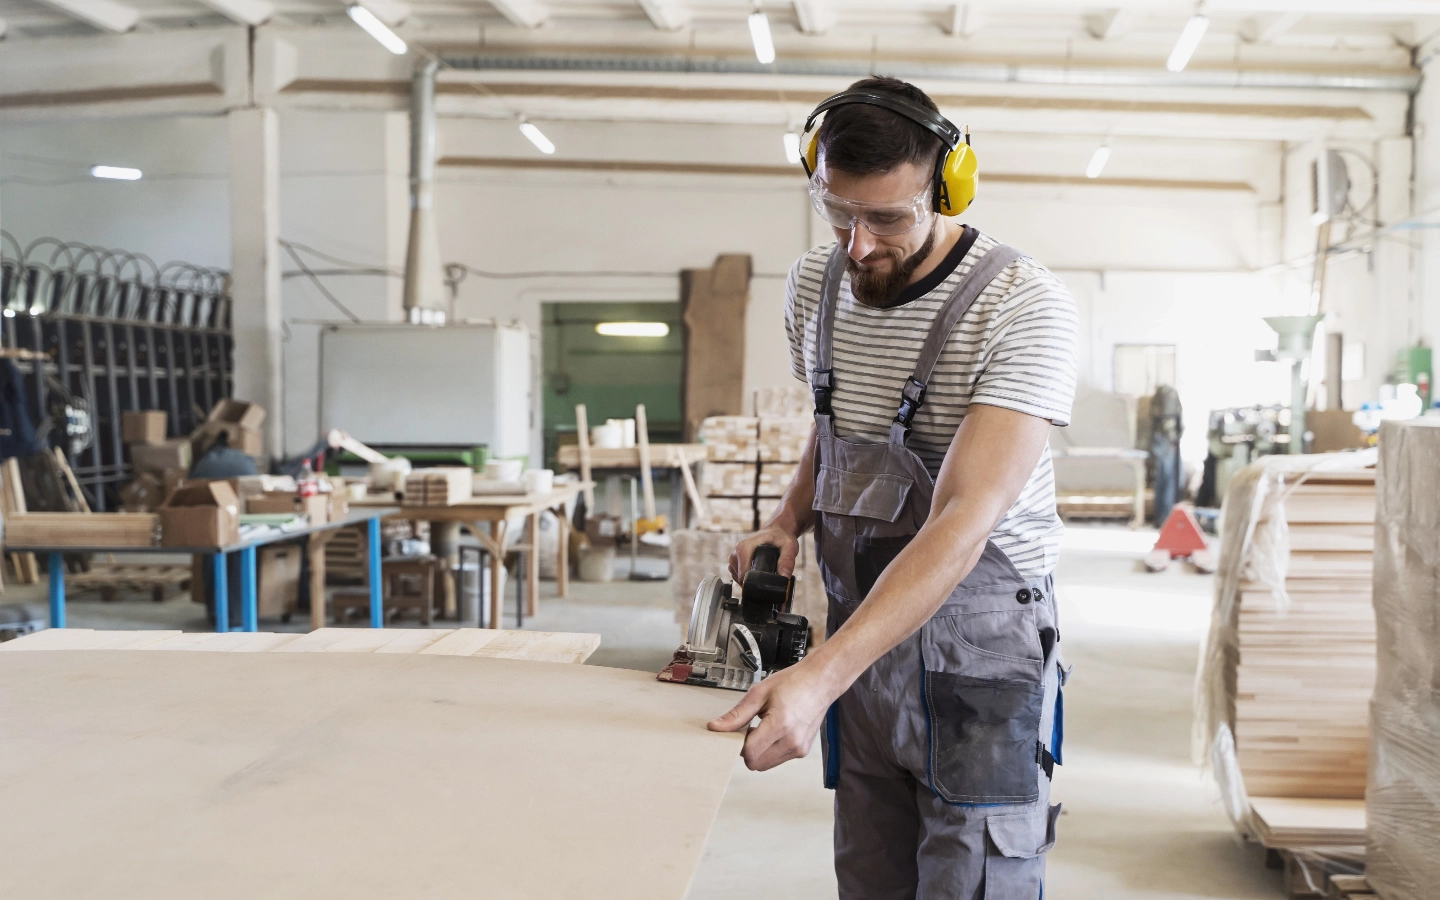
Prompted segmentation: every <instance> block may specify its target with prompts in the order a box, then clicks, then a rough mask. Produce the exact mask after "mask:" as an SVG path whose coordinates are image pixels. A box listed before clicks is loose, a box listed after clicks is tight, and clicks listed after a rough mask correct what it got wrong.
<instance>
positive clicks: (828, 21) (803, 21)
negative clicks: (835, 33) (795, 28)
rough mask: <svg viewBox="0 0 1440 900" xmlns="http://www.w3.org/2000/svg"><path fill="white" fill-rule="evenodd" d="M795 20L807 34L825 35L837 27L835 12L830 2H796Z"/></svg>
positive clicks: (825, 0) (799, 0)
mask: <svg viewBox="0 0 1440 900" xmlns="http://www.w3.org/2000/svg"><path fill="white" fill-rule="evenodd" d="M795 18H796V19H798V20H799V22H800V30H801V31H803V32H805V33H806V34H824V33H825V32H827V31H829V30H830V29H831V28H833V27H835V10H834V9H833V8H832V7H831V6H830V2H829V0H795Z"/></svg>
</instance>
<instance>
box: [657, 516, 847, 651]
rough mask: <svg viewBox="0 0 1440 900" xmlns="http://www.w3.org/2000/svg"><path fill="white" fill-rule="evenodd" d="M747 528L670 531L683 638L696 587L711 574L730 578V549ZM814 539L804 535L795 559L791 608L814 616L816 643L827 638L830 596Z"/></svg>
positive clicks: (672, 570) (673, 580) (673, 583)
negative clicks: (793, 592)
mask: <svg viewBox="0 0 1440 900" xmlns="http://www.w3.org/2000/svg"><path fill="white" fill-rule="evenodd" d="M746 534H747V533H746V532H738V531H732V532H726V531H695V530H688V529H687V530H683V531H676V532H674V533H673V534H671V535H670V590H671V596H672V599H673V600H674V602H675V622H676V624H678V625H679V626H680V639H681V640H682V641H683V640H684V639H685V631H686V629H687V628H688V627H689V626H690V611H691V609H692V608H693V606H694V601H695V589H696V588H698V587H699V586H700V582H701V581H703V580H704V579H706V578H708V577H709V576H711V575H716V576H719V577H721V578H723V579H725V580H726V581H729V580H731V579H730V553H731V551H733V550H734V549H735V545H736V544H738V543H740V541H741V540H743V539H744V538H745V537H746ZM812 541H813V539H812V538H810V537H809V536H806V537H804V538H801V540H800V553H799V556H798V557H797V558H796V560H795V594H794V596H793V597H792V599H791V603H790V611H791V612H793V613H795V614H797V615H801V616H804V617H805V618H807V619H809V620H810V634H811V639H812V641H813V644H814V645H818V644H820V643H821V642H823V641H824V640H825V619H826V615H827V600H826V598H825V588H824V587H823V586H822V585H821V583H820V570H819V569H818V568H816V566H815V554H814V544H813V543H812Z"/></svg>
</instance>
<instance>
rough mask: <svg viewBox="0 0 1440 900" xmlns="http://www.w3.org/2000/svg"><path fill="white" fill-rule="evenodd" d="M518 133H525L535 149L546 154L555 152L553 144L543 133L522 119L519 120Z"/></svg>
mask: <svg viewBox="0 0 1440 900" xmlns="http://www.w3.org/2000/svg"><path fill="white" fill-rule="evenodd" d="M520 133H521V134H523V135H525V137H526V138H528V139H529V141H530V143H532V144H534V145H535V149H536V150H539V151H540V152H541V153H543V154H545V155H546V156H549V155H550V154H552V153H554V152H555V145H554V144H553V143H551V141H550V139H549V138H547V137H546V136H545V133H544V132H543V131H541V130H540V129H539V128H536V127H535V126H534V125H533V124H531V123H530V122H527V121H525V120H524V119H521V120H520Z"/></svg>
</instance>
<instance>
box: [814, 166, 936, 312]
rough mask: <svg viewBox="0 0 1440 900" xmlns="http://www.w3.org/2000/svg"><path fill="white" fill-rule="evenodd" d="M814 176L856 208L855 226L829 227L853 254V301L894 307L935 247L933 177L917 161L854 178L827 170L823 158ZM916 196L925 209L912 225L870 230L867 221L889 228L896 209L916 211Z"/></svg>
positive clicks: (850, 267)
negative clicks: (892, 231) (931, 205)
mask: <svg viewBox="0 0 1440 900" xmlns="http://www.w3.org/2000/svg"><path fill="white" fill-rule="evenodd" d="M815 177H816V178H817V179H819V181H820V183H821V184H822V185H823V186H824V188H825V190H826V191H828V192H829V194H831V195H834V196H835V197H836V198H839V199H841V200H843V201H850V202H851V203H854V204H856V207H855V211H856V213H857V214H858V215H859V220H858V221H856V222H855V224H854V226H853V227H850V228H841V227H838V226H835V225H834V224H833V223H832V225H831V228H833V229H834V231H835V237H836V239H837V240H839V241H840V243H842V244H844V245H845V247H846V249H847V250H848V252H849V256H848V258H847V259H846V260H845V266H846V268H847V269H848V270H849V272H850V289H851V292H852V293H853V294H854V295H855V299H856V300H858V301H860V302H861V303H864V304H865V305H867V306H877V307H884V306H889V305H891V304H892V303H893V302H894V301H895V299H896V297H898V296H899V294H900V292H901V291H902V290H903V289H904V288H905V286H906V284H908V283H909V281H910V276H911V275H913V274H914V272H915V269H916V268H917V267H919V265H920V263H922V262H924V260H925V257H927V256H929V255H930V251H931V250H932V249H933V248H934V245H935V215H934V214H933V213H931V212H928V208H929V207H928V194H929V191H930V187H931V181H930V179H931V173H930V172H928V171H926V170H924V169H921V168H920V167H919V166H917V165H915V164H914V163H902V164H901V165H900V166H898V167H897V168H895V169H894V170H892V171H890V172H883V173H871V174H867V175H855V174H851V173H849V172H842V171H840V170H838V169H830V168H827V167H826V165H825V162H824V158H823V157H822V158H821V160H820V165H819V169H818V171H817V172H816V173H815ZM917 198H922V199H923V201H924V202H925V204H926V205H925V209H926V210H927V211H926V212H925V213H924V215H922V216H919V217H918V218H919V221H918V222H917V223H916V224H915V225H914V227H910V228H907V229H906V230H904V231H902V232H900V233H899V234H875V233H874V232H873V231H871V230H870V228H867V227H866V221H867V219H868V220H872V221H875V222H876V223H879V224H880V225H881V226H882V227H879V228H878V230H881V231H888V230H890V228H886V227H883V224H884V223H888V222H889V221H891V220H892V219H893V218H894V215H895V211H908V210H913V209H914V208H915V205H916V203H917ZM911 215H912V217H913V216H914V214H913V213H911ZM909 221H910V220H904V222H905V224H908V222H909Z"/></svg>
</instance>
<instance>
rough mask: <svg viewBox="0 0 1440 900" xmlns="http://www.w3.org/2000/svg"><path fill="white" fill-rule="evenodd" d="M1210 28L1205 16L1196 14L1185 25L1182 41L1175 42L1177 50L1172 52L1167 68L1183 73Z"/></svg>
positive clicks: (1166, 64)
mask: <svg viewBox="0 0 1440 900" xmlns="http://www.w3.org/2000/svg"><path fill="white" fill-rule="evenodd" d="M1209 27H1210V20H1209V19H1208V18H1206V17H1205V16H1203V15H1201V14H1199V13H1196V14H1195V15H1193V16H1191V17H1190V21H1188V22H1186V23H1185V30H1184V31H1182V32H1180V39H1179V40H1177V41H1176V42H1175V49H1174V50H1171V51H1170V58H1169V59H1168V60H1166V62H1165V68H1167V69H1169V70H1170V71H1172V72H1183V71H1184V70H1185V67H1186V66H1187V65H1189V64H1190V57H1191V56H1193V55H1194V53H1195V48H1196V47H1199V46H1200V39H1201V38H1203V37H1204V36H1205V29H1207V28H1209Z"/></svg>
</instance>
